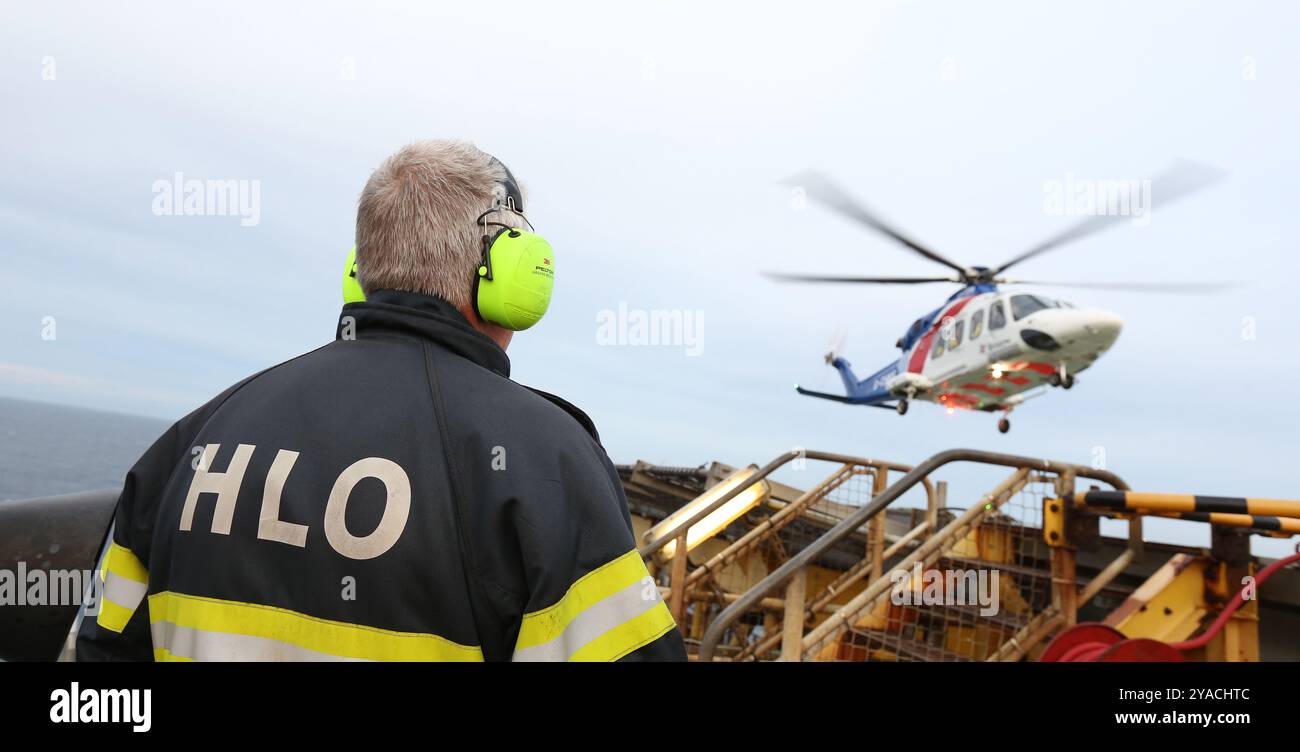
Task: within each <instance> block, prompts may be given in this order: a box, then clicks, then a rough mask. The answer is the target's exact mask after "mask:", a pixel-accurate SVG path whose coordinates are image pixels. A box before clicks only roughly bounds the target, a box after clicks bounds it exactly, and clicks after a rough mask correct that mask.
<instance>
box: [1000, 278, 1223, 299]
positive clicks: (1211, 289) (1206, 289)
mask: <svg viewBox="0 0 1300 752" xmlns="http://www.w3.org/2000/svg"><path fill="white" fill-rule="evenodd" d="M996 282H997V284H1000V285H1037V286H1039V287H1075V288H1079V289H1084V290H1119V291H1122V292H1154V293H1163V294H1169V295H1211V294H1214V293H1219V292H1225V291H1227V290H1233V289H1236V288H1239V287H1241V286H1242V285H1241V283H1238V282H1038V281H1034V280H1027V279H999V280H996Z"/></svg>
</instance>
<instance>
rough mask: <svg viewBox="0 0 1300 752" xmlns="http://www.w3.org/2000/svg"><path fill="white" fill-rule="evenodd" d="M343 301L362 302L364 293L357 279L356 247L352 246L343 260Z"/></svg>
mask: <svg viewBox="0 0 1300 752" xmlns="http://www.w3.org/2000/svg"><path fill="white" fill-rule="evenodd" d="M343 302H344V303H345V304H346V303H364V302H366V293H365V291H364V290H362V289H361V283H360V282H358V281H357V247H356V246H352V250H350V251H348V257H347V258H346V259H345V260H344V261H343Z"/></svg>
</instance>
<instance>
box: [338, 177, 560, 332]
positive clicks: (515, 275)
mask: <svg viewBox="0 0 1300 752" xmlns="http://www.w3.org/2000/svg"><path fill="white" fill-rule="evenodd" d="M490 158H491V160H492V162H493V164H498V165H500V166H501V169H502V170H504V171H505V174H506V178H505V180H503V181H501V182H500V183H499V185H500V186H501V187H502V189H503V191H504V193H505V197H504V198H497V199H495V200H494V201H493V204H492V207H491V208H490V209H488V210H487V211H485V212H483V213H482V214H480V215H479V216H478V219H477V220H476V222H477V224H478V225H479V226H480V227H481V228H482V231H483V234H482V237H481V242H482V249H483V255H482V258H481V260H480V262H479V265H478V267H477V268H476V269H475V271H474V289H473V293H472V296H471V300H472V301H473V305H474V312H475V313H477V314H478V316H479V318H481V319H483V320H484V321H490V322H492V323H493V324H496V325H498V326H502V327H505V328H506V329H510V330H512V331H516V332H519V331H523V330H524V329H527V328H529V327H531V326H533V325H534V324H536V323H537V322H538V321H541V320H542V316H543V315H545V314H546V309H547V308H548V307H549V306H550V304H551V290H552V287H553V285H554V283H555V255H554V253H552V251H551V244H550V243H548V242H546V239H545V238H543V237H542V236H541V235H538V234H537V233H535V232H532V223H530V222H529V221H528V217H526V216H524V197H523V193H522V192H521V191H520V190H519V184H518V183H517V182H516V181H515V176H514V175H513V174H512V173H511V172H510V168H509V167H506V166H505V163H504V162H501V161H500V160H498V159H497V158H496V157H490ZM498 212H505V213H507V214H514V215H516V216H517V217H518V218H519V219H522V220H523V223H524V224H526V225H528V229H527V230H524V229H522V228H520V227H519V226H518V225H517V224H506V223H502V222H493V221H489V220H488V215H491V214H495V213H498ZM489 228H496V229H495V230H492V229H489ZM365 299H366V294H365V292H364V291H363V290H362V289H361V284H360V283H359V282H358V281H357V249H356V247H355V246H353V248H352V250H350V251H348V255H347V259H346V260H345V261H344V263H343V302H344V303H360V302H363V301H365Z"/></svg>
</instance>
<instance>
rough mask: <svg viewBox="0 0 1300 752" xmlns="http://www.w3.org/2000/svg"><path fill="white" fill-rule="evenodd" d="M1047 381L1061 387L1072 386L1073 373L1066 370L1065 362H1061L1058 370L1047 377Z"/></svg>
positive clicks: (1067, 387)
mask: <svg viewBox="0 0 1300 752" xmlns="http://www.w3.org/2000/svg"><path fill="white" fill-rule="evenodd" d="M1047 383H1049V384H1051V385H1052V386H1059V387H1061V388H1062V389H1069V388H1070V387H1072V386H1074V374H1072V373H1070V372H1069V371H1067V370H1066V368H1065V364H1064V363H1062V364H1061V366H1060V370H1058V371H1057V372H1056V373H1054V374H1052V375H1051V376H1048V377H1047Z"/></svg>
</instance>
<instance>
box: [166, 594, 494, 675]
mask: <svg viewBox="0 0 1300 752" xmlns="http://www.w3.org/2000/svg"><path fill="white" fill-rule="evenodd" d="M149 622H150V628H151V630H152V633H153V648H154V650H153V654H154V660H158V661H187V660H189V661H481V660H483V651H482V650H481V649H480V648H478V647H476V646H469V645H460V644H457V643H455V642H452V641H451V640H448V639H446V638H444V637H440V636H438V635H435V634H424V633H419V632H396V631H392V630H388V629H379V628H377V627H368V626H363V625H360V624H348V623H346V622H341V621H331V620H329V619H320V618H317V617H314V616H308V615H306V614H300V613H298V612H296V611H290V610H288V609H283V608H275V607H273V606H262V605H258V604H255V603H239V602H237V601H226V600H219V599H216V598H202V597H199V596H194V595H184V594H181V593H158V594H156V595H151V596H149Z"/></svg>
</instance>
